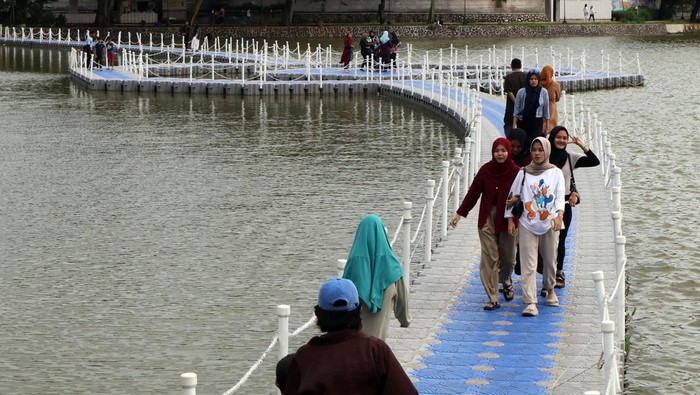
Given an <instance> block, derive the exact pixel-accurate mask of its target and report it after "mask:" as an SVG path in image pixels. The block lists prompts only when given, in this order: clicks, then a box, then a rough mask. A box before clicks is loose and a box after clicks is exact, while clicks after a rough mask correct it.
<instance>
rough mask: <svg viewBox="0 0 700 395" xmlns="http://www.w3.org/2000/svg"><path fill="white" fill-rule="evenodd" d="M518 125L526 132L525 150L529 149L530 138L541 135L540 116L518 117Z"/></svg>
mask: <svg viewBox="0 0 700 395" xmlns="http://www.w3.org/2000/svg"><path fill="white" fill-rule="evenodd" d="M518 127H519V128H520V129H523V130H525V133H527V150H528V151H529V150H530V143H532V140H534V139H535V138H536V137H540V136H542V118H523V119H522V120H520V119H518Z"/></svg>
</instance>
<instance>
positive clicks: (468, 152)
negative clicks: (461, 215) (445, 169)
mask: <svg viewBox="0 0 700 395" xmlns="http://www.w3.org/2000/svg"><path fill="white" fill-rule="evenodd" d="M470 136H471V134H470ZM464 140H465V142H464V151H465V155H466V156H467V159H468V162H465V163H466V164H467V167H466V170H467V171H466V173H467V177H466V179H465V181H464V189H465V190H466V189H469V185H471V183H472V174H471V173H472V172H471V169H472V162H474V159H473V158H472V157H473V156H474V155H473V154H472V138H471V137H467V138H466V139H464Z"/></svg>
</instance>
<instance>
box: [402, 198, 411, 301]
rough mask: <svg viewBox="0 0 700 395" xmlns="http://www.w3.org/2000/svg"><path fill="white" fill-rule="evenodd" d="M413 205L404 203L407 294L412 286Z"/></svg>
mask: <svg viewBox="0 0 700 395" xmlns="http://www.w3.org/2000/svg"><path fill="white" fill-rule="evenodd" d="M412 208H413V203H411V202H403V281H404V285H405V286H406V292H408V291H409V289H410V286H411V279H410V276H411V209H412Z"/></svg>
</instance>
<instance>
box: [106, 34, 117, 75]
mask: <svg viewBox="0 0 700 395" xmlns="http://www.w3.org/2000/svg"><path fill="white" fill-rule="evenodd" d="M105 49H106V50H107V68H109V67H112V68H114V54H115V52H116V51H117V44H115V43H114V39H113V38H112V36H107V42H106V43H105Z"/></svg>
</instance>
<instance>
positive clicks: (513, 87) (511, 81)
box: [503, 58, 527, 149]
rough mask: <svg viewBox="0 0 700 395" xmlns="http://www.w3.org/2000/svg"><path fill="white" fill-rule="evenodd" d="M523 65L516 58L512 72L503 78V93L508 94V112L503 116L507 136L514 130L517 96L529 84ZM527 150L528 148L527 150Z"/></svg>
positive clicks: (511, 66) (512, 65) (511, 64)
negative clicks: (514, 109)
mask: <svg viewBox="0 0 700 395" xmlns="http://www.w3.org/2000/svg"><path fill="white" fill-rule="evenodd" d="M522 67H523V65H522V62H520V59H518V58H515V59H513V60H512V61H511V62H510V70H511V72H510V73H508V74H507V75H506V76H505V77H504V78H503V91H504V92H505V94H506V112H505V114H504V116H503V131H504V132H505V134H506V136H507V135H508V132H510V130H511V129H512V128H513V108H514V107H515V95H516V94H518V91H519V90H520V88H524V87H525V85H526V83H527V74H525V73H524V72H523V71H522V70H521V69H522ZM526 149H527V148H526Z"/></svg>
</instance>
